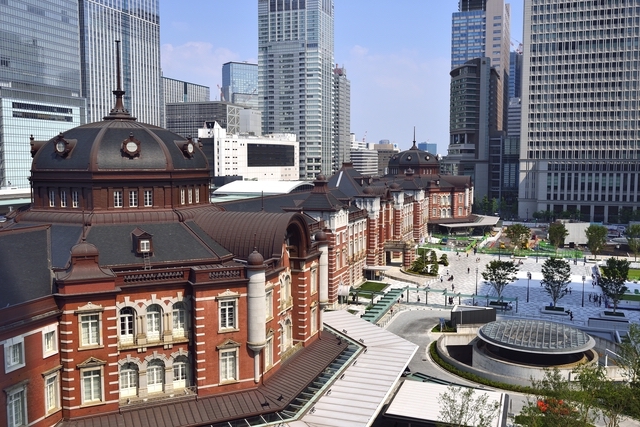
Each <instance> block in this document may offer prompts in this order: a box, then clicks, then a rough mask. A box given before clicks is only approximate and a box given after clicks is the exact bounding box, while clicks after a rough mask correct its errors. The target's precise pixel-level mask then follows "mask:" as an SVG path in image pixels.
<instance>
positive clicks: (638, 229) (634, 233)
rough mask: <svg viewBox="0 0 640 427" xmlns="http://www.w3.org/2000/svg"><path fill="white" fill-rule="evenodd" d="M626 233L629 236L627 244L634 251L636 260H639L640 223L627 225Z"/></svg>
mask: <svg viewBox="0 0 640 427" xmlns="http://www.w3.org/2000/svg"><path fill="white" fill-rule="evenodd" d="M624 234H625V235H626V236H627V245H629V250H630V251H631V252H633V255H634V257H635V259H634V261H637V260H638V252H640V224H633V225H630V226H628V227H627V229H626V230H625V232H624Z"/></svg>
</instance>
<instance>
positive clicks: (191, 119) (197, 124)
mask: <svg viewBox="0 0 640 427" xmlns="http://www.w3.org/2000/svg"><path fill="white" fill-rule="evenodd" d="M241 110H243V108H242V107H240V106H239V105H235V104H230V103H228V102H221V101H207V102H174V103H171V104H167V105H166V114H167V119H166V120H167V129H169V130H170V131H171V132H175V133H177V134H178V135H182V136H184V137H185V138H186V137H188V136H191V137H193V138H195V137H196V136H197V135H198V129H201V128H202V127H203V126H204V123H205V122H218V124H219V125H220V126H221V127H223V128H225V129H226V132H227V134H230V135H237V134H239V133H240V111H241Z"/></svg>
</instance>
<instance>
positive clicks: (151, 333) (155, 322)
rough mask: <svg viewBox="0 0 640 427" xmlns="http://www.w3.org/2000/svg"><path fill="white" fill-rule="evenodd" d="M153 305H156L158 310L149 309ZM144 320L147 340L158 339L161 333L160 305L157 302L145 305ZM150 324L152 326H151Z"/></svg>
mask: <svg viewBox="0 0 640 427" xmlns="http://www.w3.org/2000/svg"><path fill="white" fill-rule="evenodd" d="M154 307H158V310H155V309H153V310H150V309H152V308H154ZM145 321H146V323H147V340H148V341H160V336H161V334H162V307H160V305H159V304H152V305H150V306H149V307H147V314H146V316H145ZM150 326H152V328H151V327H150Z"/></svg>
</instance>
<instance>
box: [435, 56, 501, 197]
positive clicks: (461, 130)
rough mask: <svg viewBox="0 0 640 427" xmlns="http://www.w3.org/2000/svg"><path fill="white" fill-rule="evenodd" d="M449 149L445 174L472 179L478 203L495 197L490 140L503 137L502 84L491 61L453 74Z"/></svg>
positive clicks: (478, 62) (482, 60)
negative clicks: (491, 174)
mask: <svg viewBox="0 0 640 427" xmlns="http://www.w3.org/2000/svg"><path fill="white" fill-rule="evenodd" d="M450 74H451V99H450V117H449V135H450V141H449V148H448V154H447V156H446V157H444V158H443V160H442V166H443V173H444V174H447V175H466V176H470V177H472V180H473V182H474V189H475V195H476V197H478V200H480V199H482V198H483V197H485V196H487V197H490V198H493V197H497V195H495V194H491V184H490V174H489V170H490V167H489V162H490V160H491V159H490V156H489V153H490V140H491V139H492V138H503V135H502V119H503V117H502V109H501V104H502V103H501V101H502V95H501V94H502V87H501V85H502V80H501V79H500V76H499V74H498V72H497V69H496V68H494V67H492V66H491V60H490V59H489V58H476V59H473V60H470V61H467V62H466V63H465V64H464V65H461V66H459V67H457V68H455V69H453V70H452V71H451V73H450Z"/></svg>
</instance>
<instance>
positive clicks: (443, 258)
mask: <svg viewBox="0 0 640 427" xmlns="http://www.w3.org/2000/svg"><path fill="white" fill-rule="evenodd" d="M439 263H440V264H442V265H444V266H445V267H446V266H448V265H449V259H448V258H447V254H442V255H441V256H440V261H439Z"/></svg>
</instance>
